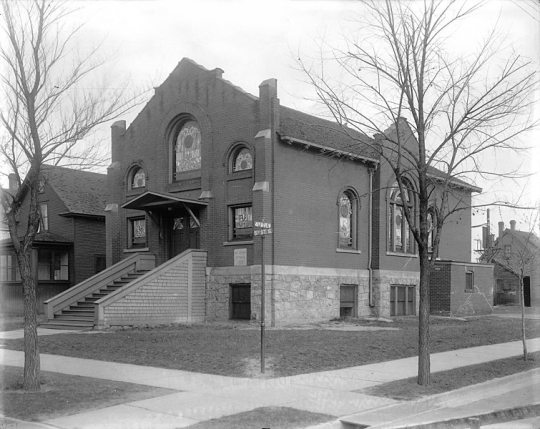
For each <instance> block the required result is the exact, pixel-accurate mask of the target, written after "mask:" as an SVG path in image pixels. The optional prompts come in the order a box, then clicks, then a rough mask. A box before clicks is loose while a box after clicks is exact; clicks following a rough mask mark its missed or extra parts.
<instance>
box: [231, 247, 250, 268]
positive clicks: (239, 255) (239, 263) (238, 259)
mask: <svg viewBox="0 0 540 429" xmlns="http://www.w3.org/2000/svg"><path fill="white" fill-rule="evenodd" d="M246 265H247V249H234V266H235V267H243V266H246Z"/></svg>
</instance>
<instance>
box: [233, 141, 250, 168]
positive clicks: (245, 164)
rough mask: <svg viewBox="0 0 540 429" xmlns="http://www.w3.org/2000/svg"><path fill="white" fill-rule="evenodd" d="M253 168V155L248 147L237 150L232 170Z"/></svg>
mask: <svg viewBox="0 0 540 429" xmlns="http://www.w3.org/2000/svg"><path fill="white" fill-rule="evenodd" d="M252 168H253V157H252V156H251V152H250V150H249V149H248V148H246V147H245V148H243V149H241V150H239V151H238V152H237V153H236V155H235V157H234V162H233V171H244V170H251V169H252Z"/></svg>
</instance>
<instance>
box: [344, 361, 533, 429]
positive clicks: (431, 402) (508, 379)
mask: <svg viewBox="0 0 540 429" xmlns="http://www.w3.org/2000/svg"><path fill="white" fill-rule="evenodd" d="M538 377H540V368H534V369H531V370H528V371H524V372H520V373H517V374H512V375H508V376H505V377H500V378H496V379H493V380H488V381H484V382H482V383H478V384H473V385H471V386H466V387H462V388H461V389H456V390H452V391H449V392H444V393H439V394H437V395H432V396H428V397H426V398H421V399H418V400H416V401H402V402H400V403H398V404H391V405H387V406H384V407H380V408H377V409H373V410H367V411H364V412H361V413H356V414H350V415H348V416H343V417H340V421H341V422H342V423H343V424H344V426H346V425H350V427H359V428H366V427H369V428H373V429H376V428H381V429H382V428H390V427H391V428H401V427H405V426H406V424H405V423H399V421H400V420H402V419H403V420H404V419H405V418H406V417H403V418H399V419H395V420H389V421H386V422H384V423H383V422H381V421H380V418H379V419H376V420H379V422H374V423H371V424H370V423H369V421H370V415H372V416H373V415H378V416H380V415H381V413H382V414H384V413H385V412H387V413H388V415H389V416H390V415H392V414H394V415H395V414H396V410H397V411H399V409H400V408H403V409H407V410H411V409H414V410H417V411H416V412H414V413H411V414H409V417H413V416H418V415H421V414H424V413H427V412H429V411H434V410H436V409H438V408H443V407H448V408H453V407H459V406H462V405H468V404H470V403H471V402H475V401H480V400H483V399H486V398H490V397H492V396H494V391H495V390H497V389H502V388H504V387H505V386H506V385H508V384H512V385H514V384H516V383H528V382H530V380H533V379H535V378H538ZM501 393H504V392H501ZM537 405H538V411H539V412H540V404H529V405H527V406H524V407H517V408H511V409H507V410H502V411H501V410H499V411H496V410H494V411H491V412H489V413H487V414H486V415H491V414H493V413H499V412H500V413H504V412H514V411H512V410H516V412H519V410H521V409H526V408H527V407H536V406H537ZM392 411H394V413H392ZM398 414H399V413H398ZM363 417H365V422H366V423H362V418H363ZM471 417H478V416H474V415H471V416H467V417H463V418H459V419H455V420H456V421H455V424H457V423H462V424H464V425H463V426H462V427H465V428H469V427H473V428H474V427H475V426H470V424H465V422H466V420H467V419H469V418H471ZM372 418H373V417H372ZM520 418H523V417H520ZM435 423H437V422H429V421H428V422H425V423H422V424H418V425H416V426H406V427H407V428H413V427H414V428H424V427H426V428H427V427H429V428H431V427H438V426H425V425H428V424H431V425H433V424H435ZM442 423H444V422H442ZM401 424H403V425H405V426H400V425H401ZM440 427H441V428H447V427H448V428H453V427H455V426H440Z"/></svg>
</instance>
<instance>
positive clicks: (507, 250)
mask: <svg viewBox="0 0 540 429" xmlns="http://www.w3.org/2000/svg"><path fill="white" fill-rule="evenodd" d="M511 253H512V246H510V245H509V244H506V245H505V246H504V254H505V255H510V254H511Z"/></svg>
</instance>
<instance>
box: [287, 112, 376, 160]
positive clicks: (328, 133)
mask: <svg viewBox="0 0 540 429" xmlns="http://www.w3.org/2000/svg"><path fill="white" fill-rule="evenodd" d="M348 131H349V135H347V133H346V132H345V131H344V130H343V128H342V126H341V125H340V124H338V123H336V122H332V121H328V120H326V119H321V118H318V117H316V116H312V115H308V114H307V113H303V112H299V111H298V110H294V109H291V108H289V107H284V106H280V126H279V130H278V133H279V135H280V137H281V138H282V139H283V140H293V141H294V140H296V141H297V142H302V143H305V144H306V145H307V144H309V143H312V144H314V145H316V146H317V147H319V148H329V149H336V150H337V151H339V153H341V154H351V155H354V156H356V157H360V158H364V159H367V160H371V161H376V162H378V159H379V155H378V153H377V152H376V151H375V150H374V149H373V148H372V147H371V146H370V144H372V142H374V140H372V139H371V138H369V137H368V136H366V135H363V134H360V133H359V132H358V131H355V130H352V129H351V130H348Z"/></svg>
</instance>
